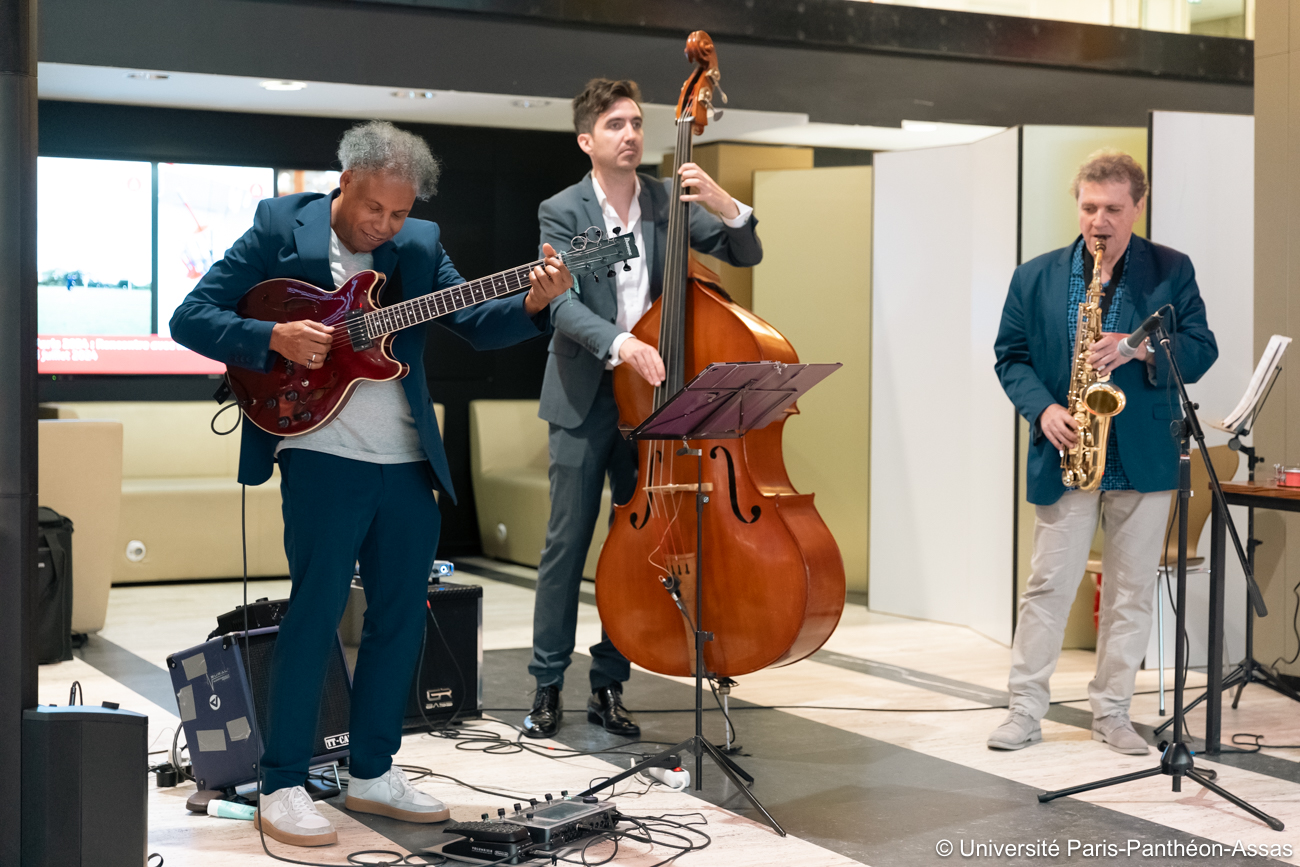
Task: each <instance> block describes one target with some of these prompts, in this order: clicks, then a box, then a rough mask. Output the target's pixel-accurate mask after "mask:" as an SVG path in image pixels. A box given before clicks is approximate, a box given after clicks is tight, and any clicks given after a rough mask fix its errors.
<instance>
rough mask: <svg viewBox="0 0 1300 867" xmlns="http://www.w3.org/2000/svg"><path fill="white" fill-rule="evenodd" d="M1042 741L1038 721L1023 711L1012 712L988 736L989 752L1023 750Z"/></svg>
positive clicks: (1041, 728)
mask: <svg viewBox="0 0 1300 867" xmlns="http://www.w3.org/2000/svg"><path fill="white" fill-rule="evenodd" d="M1042 739H1043V727H1042V726H1041V725H1040V724H1039V722H1038V720H1036V719H1034V718H1033V717H1032V716H1030V715H1029V714H1027V713H1025V712H1024V711H1021V710H1013V711H1012V712H1011V713H1009V714H1007V718H1006V719H1005V720H1003V721H1002V725H1000V726H998V727H997V728H995V729H994V730H993V734H991V735H989V740H988V744H989V749H991V750H1023V749H1024V748H1025V747H1027V746H1030V745H1031V744H1036V743H1038V742H1039V741H1041V740H1042Z"/></svg>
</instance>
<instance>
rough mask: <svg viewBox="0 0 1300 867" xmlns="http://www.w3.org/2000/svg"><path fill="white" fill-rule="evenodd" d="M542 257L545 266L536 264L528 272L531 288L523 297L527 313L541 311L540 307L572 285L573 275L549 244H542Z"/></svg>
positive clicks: (530, 314)
mask: <svg viewBox="0 0 1300 867" xmlns="http://www.w3.org/2000/svg"><path fill="white" fill-rule="evenodd" d="M542 257H543V259H544V260H545V263H546V265H545V267H542V266H541V265H538V266H537V267H536V268H534V269H533V270H532V271H530V272H528V282H529V283H530V284H532V288H531V289H529V290H528V294H527V295H526V296H525V297H524V310H526V311H528V315H529V316H532V315H533V314H534V313H539V312H541V310H542V308H543V307H545V306H546V305H548V304H550V303H551V302H552V301H554V300H555V299H556V298H559V297H560V296H561V295H563V294H564V292H565V291H566V290H568V288H569V287H570V286H572V285H573V275H572V274H570V273H569V269H568V266H566V265H565V264H564V262H562V261H560V257H559V256H558V255H556V252H555V248H554V247H552V246H551V245H550V244H543V245H542Z"/></svg>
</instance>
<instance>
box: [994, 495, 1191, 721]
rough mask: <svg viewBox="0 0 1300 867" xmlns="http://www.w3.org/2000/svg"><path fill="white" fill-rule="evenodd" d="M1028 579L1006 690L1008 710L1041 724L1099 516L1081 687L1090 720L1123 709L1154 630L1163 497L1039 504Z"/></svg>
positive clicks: (1067, 498) (1074, 498)
mask: <svg viewBox="0 0 1300 867" xmlns="http://www.w3.org/2000/svg"><path fill="white" fill-rule="evenodd" d="M1035 508H1036V511H1037V522H1036V524H1035V526H1034V559H1033V573H1032V574H1031V575H1030V577H1029V586H1028V587H1027V588H1026V590H1025V594H1024V596H1023V597H1021V599H1020V617H1019V620H1018V622H1017V625H1016V636H1015V641H1014V642H1013V643H1012V645H1011V676H1010V677H1009V678H1008V682H1007V686H1008V690H1009V692H1010V693H1011V709H1012V710H1020V711H1024V712H1025V713H1027V714H1029V715H1030V716H1032V717H1033V718H1034V719H1042V717H1043V715H1044V714H1046V713H1047V709H1048V707H1049V704H1050V701H1051V689H1050V686H1049V684H1048V681H1049V680H1050V679H1051V677H1052V672H1053V671H1055V670H1056V662H1057V660H1058V659H1059V658H1060V656H1061V641H1062V639H1063V637H1064V635H1065V623H1066V620H1067V619H1068V618H1069V615H1070V606H1071V605H1072V604H1073V603H1074V599H1075V595H1076V594H1077V593H1078V588H1079V581H1080V580H1081V579H1082V578H1083V574H1084V570H1085V569H1086V568H1087V566H1088V551H1089V548H1090V547H1091V545H1092V537H1093V534H1094V533H1095V532H1096V530H1097V520H1098V517H1100V519H1101V522H1102V527H1103V529H1104V531H1105V534H1106V545H1105V551H1104V552H1103V554H1102V582H1101V612H1100V614H1101V616H1100V623H1099V625H1098V627H1097V672H1096V674H1095V676H1094V677H1093V679H1092V682H1090V683H1089V684H1088V698H1089V700H1090V702H1091V703H1092V714H1093V717H1094V718H1101V717H1103V716H1107V715H1109V714H1113V713H1118V712H1122V713H1127V712H1128V708H1129V702H1130V701H1131V700H1132V698H1133V682H1134V678H1135V677H1136V676H1137V668H1138V665H1139V664H1141V662H1142V658H1143V656H1144V655H1145V654H1146V648H1147V639H1148V638H1149V637H1150V634H1151V615H1152V610H1153V608H1154V597H1155V583H1156V568H1157V567H1158V566H1159V562H1160V552H1161V550H1162V549H1163V547H1164V537H1165V528H1166V525H1167V523H1168V520H1169V491H1156V492H1153V493H1147V494H1143V493H1139V492H1137V491H1093V492H1091V493H1085V492H1083V491H1066V492H1065V494H1064V495H1062V497H1061V499H1059V500H1057V501H1056V502H1055V503H1053V504H1052V505H1050V506H1037V507H1035Z"/></svg>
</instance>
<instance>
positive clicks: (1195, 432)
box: [1038, 323, 1286, 831]
mask: <svg viewBox="0 0 1300 867" xmlns="http://www.w3.org/2000/svg"><path fill="white" fill-rule="evenodd" d="M1155 335H1156V336H1157V338H1158V340H1159V343H1160V345H1161V346H1162V347H1163V348H1164V351H1165V358H1167V359H1168V360H1169V372H1170V377H1171V378H1172V379H1173V381H1174V383H1175V384H1176V385H1177V386H1178V395H1179V397H1180V398H1181V400H1182V406H1183V418H1182V419H1181V420H1180V421H1175V422H1174V423H1173V424H1172V425H1170V430H1171V432H1172V433H1174V435H1175V436H1176V437H1177V439H1178V452H1179V453H1178V583H1177V585H1175V588H1176V589H1175V591H1174V593H1175V597H1176V599H1177V603H1176V604H1175V606H1174V618H1175V626H1174V630H1175V634H1176V635H1178V636H1180V638H1181V636H1182V635H1183V633H1184V632H1185V631H1186V629H1187V503H1188V500H1189V499H1191V496H1192V452H1191V444H1190V441H1191V440H1192V439H1195V440H1196V445H1197V447H1198V448H1199V449H1200V450H1201V459H1202V460H1204V461H1205V470H1206V472H1207V473H1208V474H1209V477H1210V496H1211V498H1212V499H1213V505H1212V506H1211V508H1214V509H1218V510H1220V512H1219V514H1220V515H1222V516H1223V520H1224V523H1225V524H1227V526H1228V530H1229V531H1230V533H1231V535H1232V541H1233V543H1234V544H1235V545H1236V547H1237V556H1238V557H1239V558H1240V559H1241V565H1242V568H1243V569H1245V570H1246V589H1247V593H1248V596H1249V602H1250V604H1251V605H1253V606H1254V607H1255V610H1256V611H1257V612H1258V613H1259V614H1260V615H1261V616H1263V615H1264V614H1267V613H1268V610H1267V608H1266V607H1265V605H1264V597H1263V596H1262V595H1261V594H1260V592H1259V585H1257V584H1256V583H1255V576H1254V573H1253V572H1251V570H1250V565H1249V562H1248V561H1247V558H1246V552H1245V551H1244V550H1243V549H1242V546H1241V539H1240V538H1239V537H1238V536H1237V527H1236V525H1235V524H1233V522H1232V516H1231V515H1229V514H1228V503H1227V501H1226V500H1225V499H1224V498H1223V489H1222V488H1220V487H1219V477H1218V476H1217V475H1216V474H1215V472H1214V464H1212V463H1211V462H1210V452H1209V449H1208V448H1207V447H1206V445H1205V434H1204V432H1202V430H1201V423H1200V420H1199V419H1198V418H1197V416H1196V409H1197V405H1196V404H1195V403H1193V402H1192V399H1191V397H1189V396H1188V394H1187V381H1186V380H1185V379H1183V373H1182V371H1181V370H1180V369H1179V367H1178V359H1177V358H1175V357H1174V352H1173V347H1172V341H1171V339H1170V337H1169V332H1168V331H1166V330H1165V326H1164V324H1163V323H1161V324H1160V325H1158V326H1156V331H1155ZM1219 580H1222V578H1221V577H1220V579H1219ZM1186 663H1187V658H1186V656H1185V645H1184V642H1183V641H1181V640H1178V641H1176V642H1175V643H1174V715H1173V718H1172V720H1171V722H1172V723H1173V727H1174V740H1173V743H1171V744H1169V745H1168V746H1167V747H1166V748H1165V750H1164V752H1163V753H1161V756H1160V764H1159V765H1157V766H1156V767H1154V768H1148V769H1147V770H1144V771H1137V772H1135V773H1131V774H1121V775H1120V776H1117V777H1109V778H1107V779H1104V780H1097V781H1096V782H1093V783H1084V784H1083V785H1081V786H1071V787H1069V788H1067V789H1058V790H1056V791H1054V792H1042V793H1041V794H1039V796H1038V800H1039V801H1040V802H1041V803H1047V802H1048V801H1052V800H1055V799H1056V798H1060V797H1064V796H1066V795H1077V794H1079V793H1081V792H1089V791H1092V790H1093V789H1102V788H1105V787H1107V786H1116V785H1119V784H1120V783H1128V782H1132V781H1134V780H1141V779H1145V778H1146V777H1155V776H1160V775H1164V776H1167V777H1170V778H1171V784H1172V787H1173V790H1174V791H1175V792H1181V791H1182V790H1183V786H1182V783H1183V777H1187V778H1188V779H1190V780H1193V781H1195V782H1197V783H1199V784H1200V785H1201V786H1203V787H1205V788H1207V789H1209V790H1210V791H1211V792H1214V793H1215V794H1216V795H1218V796H1219V797H1221V798H1223V799H1224V800H1226V801H1229V802H1230V803H1232V804H1235V805H1236V806H1238V807H1240V808H1241V809H1242V810H1245V811H1246V812H1247V813H1249V814H1250V815H1252V816H1254V817H1255V818H1257V819H1259V820H1260V821H1261V822H1263V823H1264V824H1266V825H1268V826H1269V827H1270V828H1272V829H1273V830H1274V831H1281V830H1283V829H1284V828H1285V827H1286V826H1285V825H1283V823H1282V822H1281V821H1280V820H1279V819H1276V818H1274V817H1273V816H1270V815H1268V814H1267V813H1265V812H1264V811H1263V810H1261V809H1259V808H1258V807H1255V806H1254V805H1252V804H1249V803H1247V802H1246V801H1244V800H1242V799H1241V798H1239V797H1237V796H1236V795H1234V794H1232V793H1231V792H1229V791H1228V790H1227V789H1224V788H1223V787H1221V786H1219V785H1218V784H1217V783H1215V782H1214V780H1213V779H1211V773H1210V772H1209V771H1201V770H1198V769H1197V768H1196V763H1195V761H1194V760H1193V758H1192V750H1191V748H1190V747H1189V746H1188V744H1187V741H1186V739H1185V737H1184V735H1185V733H1186V730H1187V727H1186V719H1185V714H1186V712H1187V710H1186V708H1185V707H1184V706H1183V680H1184V678H1185V676H1186V671H1187V669H1186ZM1210 664H1211V665H1215V664H1220V663H1218V661H1217V660H1213V659H1212V660H1210Z"/></svg>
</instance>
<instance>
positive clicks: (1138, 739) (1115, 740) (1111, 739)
mask: <svg viewBox="0 0 1300 867" xmlns="http://www.w3.org/2000/svg"><path fill="white" fill-rule="evenodd" d="M1092 739H1093V740H1094V741H1101V742H1102V743H1103V744H1105V745H1106V746H1108V747H1110V748H1111V749H1112V750H1114V751H1115V752H1117V753H1123V754H1124V755H1126V756H1145V755H1146V754H1147V753H1148V752H1149V751H1150V747H1148V746H1147V742H1146V739H1145V738H1143V737H1142V735H1140V734H1138V733H1137V732H1136V731H1134V730H1133V723H1131V722H1129V718H1128V714H1126V713H1123V712H1120V713H1112V714H1107V715H1106V716H1103V717H1099V718H1097V719H1094V720H1093V721H1092Z"/></svg>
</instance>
